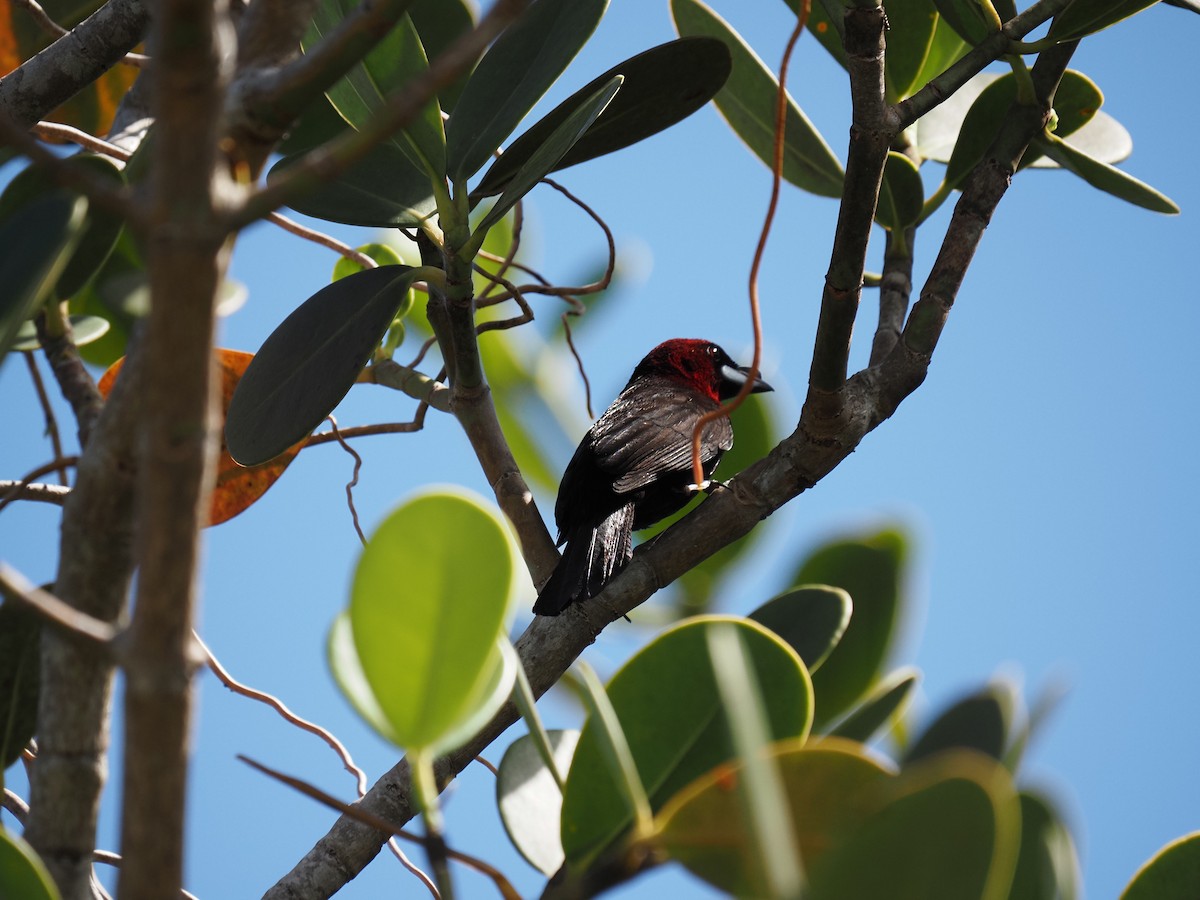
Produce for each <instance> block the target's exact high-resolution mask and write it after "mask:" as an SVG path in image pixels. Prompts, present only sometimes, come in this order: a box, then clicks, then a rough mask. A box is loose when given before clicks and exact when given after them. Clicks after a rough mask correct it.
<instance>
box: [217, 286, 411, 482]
mask: <svg viewBox="0 0 1200 900" xmlns="http://www.w3.org/2000/svg"><path fill="white" fill-rule="evenodd" d="M412 271H413V270H412V269H410V268H409V267H408V266H380V267H379V268H377V269H368V270H366V271H364V272H359V273H357V274H355V275H350V276H348V277H346V278H343V279H342V280H341V281H335V282H334V283H333V284H330V285H328V286H326V287H324V288H322V289H321V290H319V291H317V293H315V294H313V295H312V296H311V297H309V298H308V299H307V300H305V301H304V303H302V304H300V306H299V307H298V308H297V309H296V310H295V311H294V312H293V313H292V314H291V315H290V316H288V317H287V318H286V319H284V320H283V322H282V323H280V325H279V327H278V328H276V329H275V331H274V332H272V333H271V336H270V337H268V338H267V340H266V342H265V343H264V344H263V346H262V348H261V349H260V350H259V351H258V353H257V354H255V356H254V359H253V360H252V361H251V363H250V365H249V367H248V368H247V369H246V372H245V374H244V375H243V376H242V380H241V381H240V382H239V383H238V386H237V389H236V390H235V391H234V394H233V398H232V400H231V401H230V404H229V409H228V411H227V414H226V421H225V440H226V442H227V445H228V447H229V453H230V455H231V456H232V457H233V458H234V459H235V460H237V461H238V462H239V463H241V464H242V465H244V466H253V465H258V464H259V463H263V462H266V461H267V460H270V459H273V458H274V457H276V456H278V455H279V454H280V453H283V452H284V451H285V450H287V449H288V448H289V447H290V446H292V445H293V444H295V443H296V442H297V441H300V440H302V439H303V438H305V437H307V436H308V435H309V434H310V433H311V432H312V430H313V429H314V428H316V427H317V425H319V424H320V423H321V420H322V419H324V418H325V417H326V416H327V415H329V413H331V412H332V411H333V409H334V407H336V406H337V405H338V403H340V402H341V400H342V398H343V397H344V396H346V392H347V391H349V390H350V387H351V385H353V384H354V382H355V380H356V379H357V378H358V374H359V372H361V371H362V368H363V366H365V365H366V363H367V361H368V360H369V359H370V358H371V354H372V352H373V351H374V349H375V347H376V345H377V344H378V343H379V341H380V339H381V338H382V337H383V335H384V333H385V332H386V331H387V328H388V326H389V325H390V324H391V323H392V319H393V318H394V317H395V314H396V310H398V309H399V308H400V304H401V303H403V302H404V300H405V297H406V296H407V293H408V288H409V286H410V284H411V283H412Z"/></svg>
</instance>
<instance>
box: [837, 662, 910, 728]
mask: <svg viewBox="0 0 1200 900" xmlns="http://www.w3.org/2000/svg"><path fill="white" fill-rule="evenodd" d="M920 680H921V674H920V672H918V671H917V670H916V669H914V668H912V667H911V666H905V667H904V668H900V669H897V670H896V671H895V672H892V673H891V674H890V675H888V676H887V677H886V678H884V679H883V680H881V681H880V682H879V684H878V686H877V687H876V688H875V690H874V691H872V692H871V696H869V697H867V699H866V700H864V701H863V702H862V703H861V704H859V705H858V707H857V708H855V709H854V710H853V711H851V713H850V715H848V716H846V718H844V719H842V721H840V722H839V723H838V724H837V725H836V726H835V727H834V728H832V729H831V730H830V732H829V733H830V735H832V736H834V737H841V738H848V739H849V740H852V741H861V742H862V743H864V744H865V743H867V742H868V741H870V740H871V739H872V738H874V737H875V735H876V734H877V733H878V732H879V731H880V729H882V728H884V727H885V726H886V725H887V724H888V723H889V722H891V721H892V720H893V719H894V718H895V717H896V716H898V715H901V714H902V713H903V710H904V708H905V707H906V706H907V705H908V703H909V701H910V700H911V699H912V692H913V690H914V689H915V688H916V686H917V683H918V682H919V681H920Z"/></svg>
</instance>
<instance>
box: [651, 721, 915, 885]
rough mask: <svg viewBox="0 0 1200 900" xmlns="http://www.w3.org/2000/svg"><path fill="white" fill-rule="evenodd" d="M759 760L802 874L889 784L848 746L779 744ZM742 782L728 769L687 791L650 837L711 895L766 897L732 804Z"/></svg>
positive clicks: (871, 761) (743, 820) (753, 851)
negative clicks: (769, 773)
mask: <svg viewBox="0 0 1200 900" xmlns="http://www.w3.org/2000/svg"><path fill="white" fill-rule="evenodd" d="M767 758H768V759H770V760H771V761H772V762H773V763H774V764H775V766H776V768H777V769H778V771H779V776H780V780H781V781H782V783H783V786H784V790H783V798H784V800H785V801H786V803H787V807H788V810H789V811H790V813H791V817H792V822H791V825H792V832H793V834H794V836H795V840H796V843H797V844H798V850H799V852H800V855H801V857H802V858H803V860H804V863H805V865H806V866H808V867H811V866H813V865H815V864H818V863H819V862H820V860H821V857H822V855H823V854H825V853H826V852H828V851H829V850H830V849H831V848H833V847H836V846H837V844H838V843H839V842H840V841H844V840H845V839H846V838H847V837H848V836H851V835H853V834H854V833H855V829H856V828H857V827H859V826H860V825H861V824H862V822H863V821H864V820H865V819H866V818H867V817H868V816H869V815H870V814H871V813H872V811H873V810H874V809H875V808H876V807H878V805H879V804H880V803H881V802H882V800H881V798H882V797H883V796H884V795H885V793H886V791H887V790H888V789H889V783H890V782H891V781H893V780H894V776H893V774H892V772H891V771H890V770H889V769H887V768H885V767H884V766H883V765H882V764H881V763H880V762H879V760H878V759H877V758H875V757H873V756H871V755H869V754H868V753H866V752H864V749H863V748H862V747H860V746H858V745H856V744H852V743H850V742H849V741H838V740H828V741H822V742H821V743H819V744H814V745H810V746H803V745H802V742H800V741H796V740H792V741H781V742H779V743H777V744H774V745H773V746H772V747H771V748H770V751H769V753H768V755H767ZM742 775H743V768H742V766H741V765H740V764H733V763H730V764H727V765H723V766H719V767H718V768H716V769H714V770H713V771H712V772H709V773H708V774H707V775H705V776H704V777H703V778H700V779H698V780H697V781H696V782H694V783H693V784H691V785H689V786H688V787H687V788H685V789H684V790H683V791H681V792H680V793H679V794H677V795H676V796H675V797H674V798H672V800H671V802H670V803H668V804H667V805H666V806H665V807H664V808H663V810H662V813H661V815H659V816H658V818H657V819H656V825H657V828H658V833H657V835H656V838H657V842H658V843H659V844H661V846H662V847H663V848H664V849H665V850H666V851H667V853H668V854H669V855H670V857H671V858H672V859H674V860H676V861H678V862H681V863H682V864H683V865H685V866H687V868H688V870H689V871H691V872H692V874H693V875H696V876H698V877H700V878H702V879H704V880H705V881H707V882H708V883H710V884H712V885H714V886H716V887H717V888H718V889H720V890H722V891H724V892H726V893H728V894H730V895H732V896H735V897H766V896H771V894H770V893H769V891H768V882H767V880H766V877H765V872H764V871H763V866H762V865H761V864H760V863H759V860H758V853H757V848H756V847H755V846H754V841H753V840H752V837H751V835H752V832H751V831H750V829H749V827H748V824H749V823H748V822H747V811H746V809H745V807H744V804H742V803H741V802H739V799H738V791H737V790H736V787H737V785H739V784H740V782H741V779H742ZM855 896H859V895H853V894H847V895H846V897H847V898H850V897H855ZM861 896H863V897H867V896H870V895H866V894H863V895H861ZM878 896H891V895H890V894H887V893H884V894H881V895H878Z"/></svg>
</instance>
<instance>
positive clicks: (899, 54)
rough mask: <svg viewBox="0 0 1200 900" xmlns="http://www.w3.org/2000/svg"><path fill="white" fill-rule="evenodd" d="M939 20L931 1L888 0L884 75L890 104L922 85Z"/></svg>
mask: <svg viewBox="0 0 1200 900" xmlns="http://www.w3.org/2000/svg"><path fill="white" fill-rule="evenodd" d="M938 19H939V17H938V11H937V7H935V6H934V5H933V2H932V0H888V5H887V20H888V32H887V54H886V56H884V76H885V84H886V88H887V99H888V102H889V103H895V102H897V101H898V100H903V99H904V98H905V97H909V96H911V95H912V94H913V93H914V92H915V91H916V90H917V89H918V88H920V87H923V86H924V82H923V81H919V80H918V79H919V78H920V77H921V75H922V73H923V71H924V66H925V60H926V59H927V58H928V57H929V51H930V47H931V45H932V43H933V38H934V33H935V30H936V28H937V23H938ZM934 74H937V73H934Z"/></svg>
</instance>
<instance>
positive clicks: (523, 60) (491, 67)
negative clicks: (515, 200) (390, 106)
mask: <svg viewBox="0 0 1200 900" xmlns="http://www.w3.org/2000/svg"><path fill="white" fill-rule="evenodd" d="M607 7H608V0H536V2H534V3H533V4H531V5H530V7H529V9H528V10H527V11H526V12H525V14H524V15H522V16H521V18H520V19H518V20H517V21H516V23H514V24H513V25H511V26H509V27H508V28H507V29H506V30H505V31H504V33H503V34H502V35H500V37H499V38H498V39H497V40H496V42H495V43H494V44H492V46H491V49H489V50H488V52H487V53H486V54H485V55H484V57H483V59H481V60H480V61H479V65H478V66H476V67H475V71H474V72H473V73H471V78H470V80H469V81H468V82H467V86H466V87H465V88H464V89H463V92H462V95H461V96H460V97H459V99H458V103H457V105H456V106H455V108H454V114H453V115H452V116H451V117H450V122H449V123H448V124H447V126H446V154H447V171H448V173H449V176H450V180H451V181H454V182H461V181H465V180H466V179H468V178H470V177H471V176H472V175H473V174H475V173H476V172H478V171H479V170H480V169H481V168H482V167H483V166H484V164H485V163H486V162H487V161H488V159H489V158H490V157H491V155H492V153H493V152H494V151H495V150H496V149H497V148H499V146H500V145H501V144H502V143H503V142H504V141H505V140H506V139H507V138H508V136H509V135H510V134H512V132H513V129H514V128H516V127H517V125H518V124H520V122H521V120H522V119H523V118H525V116H526V114H527V113H528V112H529V110H531V109H532V108H533V105H534V104H535V103H537V101H538V100H539V99H541V96H542V94H544V93H545V92H546V90H547V89H548V88H549V87H550V85H552V84H553V83H554V82H555V81H556V80H557V79H558V76H559V75H561V74H562V72H563V70H564V69H565V68H566V67H567V64H568V63H569V62H570V61H571V60H572V59H574V58H575V54H577V53H578V52H579V50H580V48H581V47H582V46H583V45H584V43H586V42H587V39H588V38H589V37H590V36H591V34H592V32H593V31H595V29H596V25H598V24H599V22H600V19H601V17H602V16H603V15H604V11H605V9H607Z"/></svg>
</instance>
